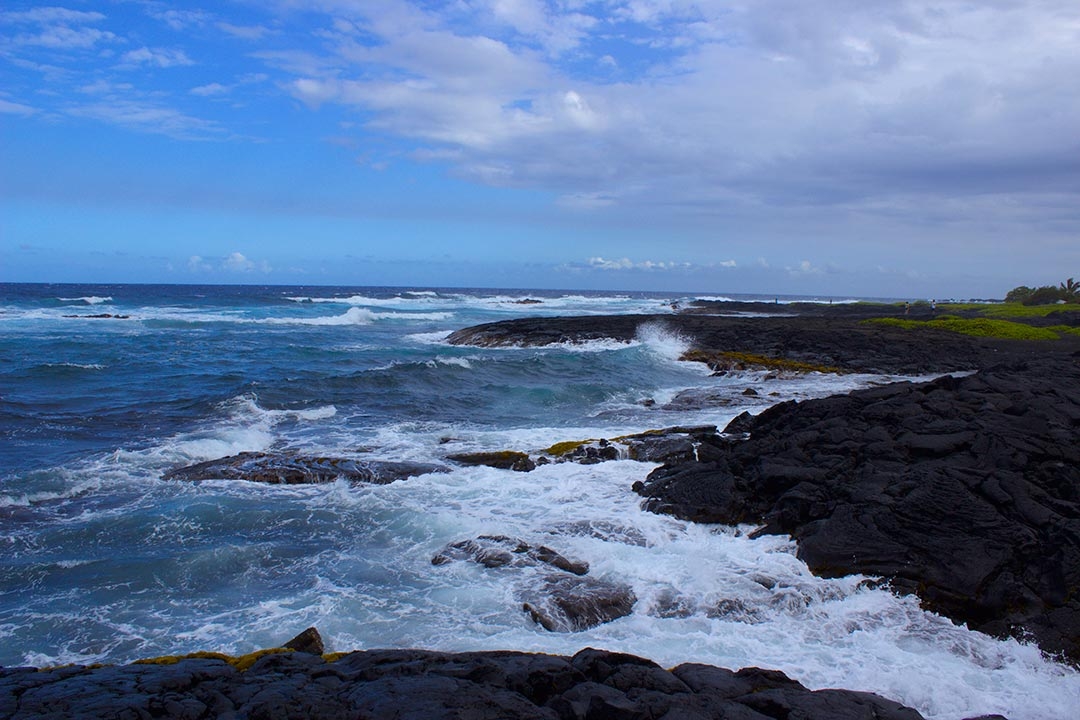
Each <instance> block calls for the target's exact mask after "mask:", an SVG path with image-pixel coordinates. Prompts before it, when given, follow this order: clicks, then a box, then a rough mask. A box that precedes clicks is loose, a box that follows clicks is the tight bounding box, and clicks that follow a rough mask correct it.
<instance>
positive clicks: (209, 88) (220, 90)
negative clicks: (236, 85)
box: [188, 83, 232, 97]
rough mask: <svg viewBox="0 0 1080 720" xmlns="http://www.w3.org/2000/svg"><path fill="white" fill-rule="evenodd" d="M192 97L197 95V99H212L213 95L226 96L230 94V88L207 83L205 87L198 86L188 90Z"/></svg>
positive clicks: (219, 84)
mask: <svg viewBox="0 0 1080 720" xmlns="http://www.w3.org/2000/svg"><path fill="white" fill-rule="evenodd" d="M188 92H189V93H191V94H192V95H198V96H199V97H212V96H215V95H228V94H229V93H230V92H232V88H231V87H228V86H227V85H222V84H221V83H209V84H207V85H199V86H198V87H193V88H191V90H188Z"/></svg>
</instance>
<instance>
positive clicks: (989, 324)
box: [863, 317, 1060, 340]
mask: <svg viewBox="0 0 1080 720" xmlns="http://www.w3.org/2000/svg"><path fill="white" fill-rule="evenodd" d="M863 322H867V323H875V324H877V325H888V326H890V327H899V328H904V329H905V330H916V329H918V328H928V329H931V330H946V331H948V332H955V333H960V334H962V335H972V336H974V337H986V338H999V339H1003V340H1057V339H1058V338H1059V337H1060V335H1059V334H1058V333H1057V332H1055V331H1054V330H1053V329H1051V328H1040V327H1032V326H1031V325H1025V324H1024V323H1018V322H1012V321H1011V320H997V319H994V318H985V317H983V318H959V317H942V318H937V319H935V320H905V319H902V318H871V319H869V320H864V321H863Z"/></svg>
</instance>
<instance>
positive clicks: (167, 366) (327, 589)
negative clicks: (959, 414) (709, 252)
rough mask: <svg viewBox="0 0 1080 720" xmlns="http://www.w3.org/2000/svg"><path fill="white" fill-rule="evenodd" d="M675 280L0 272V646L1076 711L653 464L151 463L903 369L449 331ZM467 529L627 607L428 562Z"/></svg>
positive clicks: (484, 434)
mask: <svg viewBox="0 0 1080 720" xmlns="http://www.w3.org/2000/svg"><path fill="white" fill-rule="evenodd" d="M690 297H692V296H690ZM526 298H529V299H534V300H539V301H540V302H538V303H529V304H523V303H521V302H520V301H521V300H523V299H526ZM686 299H688V298H687V297H686V296H679V295H678V294H670V295H660V294H647V293H646V294H641V293H587V292H581V293H566V292H544V291H485V290H460V289H454V290H440V289H409V288H331V287H306V288H305V287H288V288H286V287H229V286H225V287H222V286H213V287H198V286H122V285H119V286H72V285H54V286H50V285H0V665H8V666H14V665H23V664H29V665H38V666H42V665H54V664H60V663H72V662H78V663H90V662H124V661H130V660H133V659H136V658H141V657H149V656H155V655H162V654H176V653H184V652H190V651H195V650H206V649H212V650H221V651H225V652H231V653H242V652H248V651H251V650H254V649H258V648H262V647H267V646H273V645H277V644H280V643H281V642H283V641H285V640H286V639H288V638H289V637H291V636H292V635H293V634H295V633H297V632H299V631H300V630H302V629H304V628H305V627H308V626H309V625H315V626H317V627H318V628H319V629H320V631H321V632H322V634H323V636H324V638H326V640H327V642H328V645H329V646H330V647H331V649H334V650H350V649H364V648H386V647H423V648H429V649H438V650H448V651H463V650H483V649H518V650H529V651H541V652H549V653H560V654H571V653H574V652H576V651H578V650H580V649H581V648H584V647H600V648H606V649H610V650H616V651H623V652H630V653H635V654H638V655H643V656H646V657H650V658H652V659H654V660H656V661H657V662H660V663H661V664H664V665H668V666H670V665H674V664H677V663H680V662H687V661H696V662H706V663H712V664H716V665H721V666H725V667H732V668H738V667H743V666H748V665H757V666H761V667H769V668H777V669H780V670H783V671H784V672H786V673H788V674H789V675H790V676H792V677H794V678H795V679H797V680H799V681H800V682H802V683H804V684H806V685H808V686H810V687H812V688H824V687H846V688H853V689H860V690H868V691H873V692H878V693H881V694H883V695H886V696H888V697H891V698H894V699H896V700H899V701H901V702H903V703H905V704H908V705H911V706H913V707H915V708H917V709H918V710H919V711H920V712H922V713H923V714H924V715H926V716H927V717H929V718H935V719H937V718H956V719H959V718H963V717H967V716H972V715H977V714H983V713H1002V714H1004V715H1006V716H1008V717H1010V718H1012V719H1013V720H1022V719H1024V718H1030V719H1032V720H1035V719H1036V718H1038V719H1046V718H1049V719H1053V718H1063V719H1064V718H1071V717H1073V716H1074V713H1075V709H1076V708H1077V707H1080V675H1078V673H1077V672H1075V671H1074V670H1072V669H1069V668H1068V667H1066V666H1064V665H1062V664H1059V663H1055V662H1053V661H1050V660H1047V659H1045V658H1043V657H1042V656H1041V655H1040V653H1039V651H1038V649H1037V648H1035V647H1034V646H1031V645H1025V644H1022V643H1019V642H1017V641H1015V640H1009V641H1002V640H994V639H991V638H988V637H986V636H983V635H981V634H979V633H975V632H971V631H969V630H967V629H966V628H964V627H961V626H956V625H954V624H952V623H951V622H950V621H948V620H947V619H944V618H941V617H938V616H935V615H933V614H930V613H926V612H924V611H922V610H920V609H919V607H918V603H917V602H916V601H915V600H913V599H911V598H900V597H896V596H894V595H892V594H890V593H889V592H888V591H886V590H883V589H873V588H872V587H869V586H868V584H867V583H864V582H862V581H863V580H864V579H865V578H862V577H851V578H842V579H833V580H824V579H820V578H815V577H814V576H813V575H811V574H810V573H809V571H808V570H807V569H806V567H805V565H803V564H802V563H801V562H800V561H799V560H798V559H797V558H796V557H795V548H794V545H793V543H791V542H790V541H788V540H787V539H785V538H777V537H767V538H760V539H756V540H751V539H749V538H748V533H749V531H750V530H751V528H749V527H743V528H728V527H717V526H707V525H694V524H689V523H684V522H681V521H678V520H675V519H672V518H668V517H660V516H656V515H652V514H649V513H645V512H642V511H641V510H640V507H639V500H640V498H639V497H638V496H636V495H635V494H634V493H633V492H631V490H630V486H631V484H632V483H633V482H634V481H636V480H640V479H643V478H644V477H645V476H646V475H647V474H648V472H649V471H650V470H652V469H653V467H655V466H654V465H650V464H642V463H636V462H633V461H629V460H619V461H612V462H606V463H601V464H597V465H577V464H571V463H565V464H551V465H546V466H541V467H539V468H537V469H536V470H535V471H533V472H531V473H515V472H511V471H505V470H496V469H492V468H486V467H478V468H477V467H469V468H465V467H452V469H451V471H450V472H449V473H441V474H430V475H424V476H420V477H416V478H411V479H408V480H405V481H400V482H395V483H392V484H389V485H381V486H368V485H350V484H348V483H345V482H341V481H339V482H334V483H329V484H324V485H314V486H267V485H261V484H256V483H246V482H243V481H231V482H230V481H216V480H211V481H203V482H199V483H188V482H178V481H165V480H163V479H162V475H163V474H164V473H165V472H167V471H168V470H170V469H173V468H176V467H180V466H183V465H187V464H191V463H195V462H200V461H204V460H211V459H216V458H220V457H224V456H228V455H233V454H236V453H239V452H243V451H289V450H295V451H301V452H307V453H312V454H319V455H341V456H346V457H356V458H361V459H373V460H391V461H394V460H411V461H423V462H433V463H441V464H447V463H446V459H445V458H446V456H447V455H448V454H451V453H456V452H467V451H474V450H502V449H520V450H525V451H530V452H532V453H534V454H535V453H536V452H537V451H539V450H540V449H542V448H545V447H547V446H549V445H551V444H552V443H554V442H557V441H562V440H576V439H583V438H598V437H612V436H616V435H622V434H627V433H632V432H640V431H643V430H648V429H654V428H661V427H667V426H672V425H680V424H681V425H686V424H698V423H712V424H717V425H720V426H723V425H724V424H726V423H727V422H728V421H729V420H730V419H731V418H733V417H734V416H735V415H737V414H738V413H740V412H742V411H743V410H750V411H752V412H758V411H760V410H762V409H764V408H765V407H767V406H768V405H769V404H771V403H773V402H778V401H781V400H787V399H792V398H796V399H797V398H808V397H818V396H823V395H827V394H832V393H836V392H846V391H848V390H851V389H853V388H856V387H864V386H867V385H869V384H873V383H881V382H889V381H892V380H895V379H897V378H891V377H881V376H866V375H861V376H844V377H834V376H823V375H808V376H803V377H793V378H780V379H773V380H767V379H766V378H765V377H763V376H762V375H761V374H760V373H758V374H755V373H746V374H743V375H736V376H732V375H729V376H727V377H724V378H713V377H710V376H709V374H708V373H707V372H706V371H705V370H704V368H703V367H702V366H700V365H696V364H691V363H684V362H680V361H679V360H678V357H679V355H680V353H681V352H682V350H683V349H684V348H686V347H687V344H688V339H686V338H680V337H678V336H676V335H674V334H673V333H671V332H670V331H669V330H668V329H666V328H665V326H664V324H663V322H657V323H653V324H651V325H649V326H646V327H642V328H641V329H640V331H639V333H638V337H637V339H636V340H635V341H634V342H632V343H626V344H623V343H614V342H604V343H593V344H588V345H582V346H559V347H547V348H501V349H484V348H471V347H453V346H450V345H448V344H446V342H445V337H446V336H447V334H448V333H449V332H451V331H453V330H456V329H458V328H461V327H465V326H469V325H473V324H476V323H480V322H487V321H491V320H496V319H502V318H511V317H520V316H541V315H580V314H614V313H639V312H647V313H659V314H665V313H670V312H672V303H673V302H675V301H685V300H686ZM768 299H769V300H772V299H773V298H772V297H769V298H768ZM93 315H113V316H116V315H120V316H126V317H123V318H116V317H112V318H94V317H90V316H93ZM747 387H752V388H754V389H756V390H757V391H758V393H759V394H758V396H756V397H748V396H744V395H743V394H742V393H743V390H745V389H746V388H747ZM647 401H651V402H647ZM481 534H489V535H507V536H513V537H517V538H521V539H523V540H525V541H527V542H530V543H533V544H544V545H547V546H549V547H552V548H554V549H556V550H558V551H559V552H561V553H562V554H564V555H567V556H569V557H572V558H575V559H580V560H584V561H587V562H588V563H589V564H590V566H591V568H592V569H591V573H590V574H592V575H594V576H597V577H600V578H604V579H610V580H616V581H620V582H625V583H628V584H629V585H631V586H632V587H633V590H634V592H635V594H636V596H637V598H638V601H637V604H636V605H635V608H634V612H633V613H632V614H631V615H630V616H628V617H625V618H622V619H619V620H616V621H614V622H611V623H608V624H605V625H602V626H600V627H598V628H595V629H592V630H588V631H584V632H576V633H551V632H547V631H545V630H543V629H542V628H540V627H539V626H538V625H535V624H534V623H533V622H532V621H531V620H530V619H529V617H528V615H527V614H526V613H524V612H523V611H522V610H521V597H522V594H523V593H525V592H527V588H528V587H529V586H530V584H535V582H536V580H537V574H538V571H537V570H535V569H529V568H517V569H514V568H500V569H485V568H482V567H480V566H479V565H477V564H475V563H467V562H456V563H450V564H447V565H440V566H433V565H432V563H431V558H432V556H433V555H435V554H436V553H438V552H439V551H440V550H441V549H442V548H443V547H444V546H446V545H447V544H448V543H451V542H456V541H459V540H465V539H469V538H474V537H476V536H477V535H481ZM673 604H676V605H678V606H680V607H681V608H683V612H681V613H678V614H677V615H678V616H676V617H673V616H672V613H670V612H668V611H666V610H665V609H666V608H670V607H671V606H672V605H673ZM718 608H722V609H723V611H719V610H718Z"/></svg>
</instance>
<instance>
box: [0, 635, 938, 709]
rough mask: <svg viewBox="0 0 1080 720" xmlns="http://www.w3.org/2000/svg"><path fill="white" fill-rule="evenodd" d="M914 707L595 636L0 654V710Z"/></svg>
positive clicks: (767, 671) (865, 694) (876, 696)
mask: <svg viewBox="0 0 1080 720" xmlns="http://www.w3.org/2000/svg"><path fill="white" fill-rule="evenodd" d="M210 717H235V718H304V719H305V720H323V719H325V720H337V719H338V718H398V719H399V720H450V719H461V718H471V719H473V720H496V719H501V718H516V719H517V720H586V719H589V720H598V719H600V718H620V719H621V718H625V719H627V720H646V719H647V718H657V719H661V718H662V719H664V720H676V719H679V720H697V719H701V720H704V719H706V718H731V719H732V720H768V719H769V718H802V719H804V720H919V718H921V717H922V715H920V714H919V713H918V712H916V711H915V710H912V709H911V708H907V707H904V706H902V705H900V704H898V703H896V702H893V701H891V700H887V699H885V698H883V697H880V696H878V695H872V694H869V693H861V692H853V691H849V690H817V691H811V690H808V689H807V688H806V687H804V686H803V685H800V684H799V683H797V682H795V681H794V680H792V679H790V678H788V677H787V676H786V675H784V674H783V673H781V672H778V671H776V670H761V669H758V668H744V669H742V670H739V671H732V670H725V669H723V668H718V667H712V666H709V665H699V664H684V665H679V666H678V667H675V668H672V669H671V670H665V669H664V668H662V667H660V666H659V665H657V664H656V663H654V662H651V661H649V660H646V659H643V658H639V657H635V656H633V655H625V654H621V653H613V652H606V651H603V650H593V649H585V650H582V651H581V652H579V653H577V654H576V655H574V656H573V657H563V656H557V655H540V654H530V653H521V652H508V651H504V652H472V653H456V654H455V653H440V652H429V651H423V650H367V651H358V652H352V653H346V654H343V655H340V656H326V657H321V656H319V655H316V654H309V653H305V652H285V653H280V652H279V653H272V654H267V655H264V656H262V657H260V658H258V659H257V660H256V661H255V662H254V664H253V665H252V666H251V667H250V668H248V669H246V670H241V669H239V668H238V667H237V664H236V663H233V662H230V661H229V660H228V659H222V658H195V657H192V658H186V659H179V660H177V659H175V658H174V659H172V662H171V663H170V664H154V663H153V662H149V663H140V664H132V665H118V666H109V667H96V668H92V667H85V666H79V665H71V666H66V667H60V668H52V669H43V670H37V669H34V668H0V718H4V719H5V720H23V719H24V718H70V719H75V718H78V719H79V720H95V719H98V718H102V719H103V718H110V719H111V718H163V719H166V720H174V719H175V720H180V719H185V720H187V719H194V718H210Z"/></svg>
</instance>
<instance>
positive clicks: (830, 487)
mask: <svg viewBox="0 0 1080 720" xmlns="http://www.w3.org/2000/svg"><path fill="white" fill-rule="evenodd" d="M727 307H728V304H727V303H716V304H711V305H710V304H705V305H703V306H699V307H695V308H692V310H691V312H684V313H678V314H674V315H663V316H616V317H576V318H528V319H519V320H510V321H503V322H499V323H490V324H487V325H480V326H476V327H473V328H466V329H464V330H461V331H458V332H456V333H454V334H452V335H451V336H450V338H449V340H450V342H452V343H461V344H477V345H484V346H507V345H523V346H532V345H546V344H551V343H577V342H587V341H591V340H599V339H616V340H623V341H629V340H632V339H634V338H635V337H637V336H638V334H639V333H640V328H642V327H644V326H649V325H653V326H658V327H662V328H664V329H666V330H667V331H668V332H672V333H674V334H677V335H679V336H681V337H683V338H684V339H686V340H687V341H688V342H689V343H690V345H691V347H692V348H693V350H692V351H691V352H690V353H688V354H687V356H686V357H687V358H688V359H689V358H700V359H708V358H709V357H710V356H712V357H720V356H721V355H723V354H727V355H735V356H738V357H750V358H759V361H760V362H762V363H764V364H765V365H766V366H768V363H779V362H783V363H792V362H793V361H794V363H795V364H797V365H802V366H804V367H807V368H812V367H820V368H822V369H825V368H828V369H829V370H831V371H837V372H845V371H856V372H881V373H902V374H908V373H910V374H933V373H946V372H953V371H965V372H971V371H976V372H974V374H973V375H970V376H967V377H952V376H946V377H942V378H940V379H938V380H936V381H933V382H929V383H907V382H905V383H896V384H892V385H888V386H884V387H878V388H871V389H868V390H861V391H856V392H852V393H850V394H848V395H842V396H833V397H829V398H822V399H817V400H807V401H803V402H794V401H792V402H787V403H782V404H779V405H775V406H773V407H771V408H769V409H767V410H765V411H764V412H762V413H761V414H760V415H758V416H756V417H752V416H750V415H749V414H745V413H744V415H743V416H740V417H738V418H736V419H735V420H734V421H733V422H732V423H731V424H730V425H729V426H728V428H726V429H725V432H724V433H723V434H719V435H711V436H699V437H697V438H696V441H697V452H696V457H695V458H693V459H686V460H680V461H677V462H669V463H667V464H665V465H664V466H662V467H660V468H658V469H657V470H655V471H653V472H652V473H651V474H650V475H649V477H648V478H647V479H646V480H645V481H644V482H638V483H636V484H635V486H634V489H635V491H637V492H638V493H639V494H641V495H642V496H643V497H644V501H643V508H644V509H646V510H650V511H653V512H659V513H666V514H671V515H674V516H676V517H679V518H681V519H684V520H690V521H694V522H705V523H723V524H730V525H734V524H744V523H748V524H754V525H758V526H759V528H758V530H757V531H756V532H757V533H759V534H765V533H771V534H784V535H789V536H791V537H792V538H793V539H794V540H795V541H796V543H797V545H798V554H799V557H800V558H801V559H803V560H804V561H805V562H807V564H808V566H809V567H810V569H811V570H812V571H813V572H815V573H817V574H819V575H822V576H826V577H836V576H841V575H850V574H856V573H862V574H867V575H874V576H879V577H882V578H884V579H886V580H887V581H888V582H889V584H890V586H891V587H892V588H893V589H894V590H896V591H898V592H903V593H914V594H915V595H917V596H918V597H919V598H920V600H921V601H922V603H923V605H924V607H926V608H927V609H930V610H933V611H935V612H938V613H940V614H942V615H945V616H946V617H949V618H950V619H952V620H953V621H955V622H959V623H966V624H968V625H969V627H971V628H973V629H977V630H981V631H983V632H986V633H989V634H992V635H995V636H998V637H1009V636H1012V637H1016V638H1019V639H1022V640H1034V641H1035V642H1037V643H1038V645H1039V646H1040V648H1042V649H1043V650H1044V651H1045V652H1047V653H1048V654H1051V655H1053V656H1055V657H1057V658H1058V659H1061V660H1064V661H1065V662H1068V663H1072V664H1074V665H1075V664H1080V337H1077V336H1076V335H1073V334H1068V333H1066V334H1064V335H1063V336H1062V338H1061V339H1060V340H1058V341H1017V340H1000V339H992V338H980V337H972V336H968V335H961V334H958V333H952V332H942V331H938V330H932V329H925V330H922V329H921V330H918V331H912V330H910V329H905V328H899V327H895V326H891V325H888V324H879V323H867V322H863V321H864V320H866V319H869V318H872V317H880V316H881V315H882V313H883V312H884V313H886V314H890V313H891V314H892V315H894V316H895V315H898V314H903V312H904V310H903V309H902V308H901V307H899V306H881V305H870V306H864V305H858V304H856V305H845V306H822V305H816V306H807V307H805V308H802V307H795V308H792V307H791V306H773V305H769V304H760V303H758V304H742V305H740V307H739V308H738V312H742V313H747V312H754V313H755V314H756V315H758V316H756V317H744V316H739V315H735V316H732V315H731V314H726V315H717V314H709V313H710V312H712V313H715V312H717V311H718V308H724V309H726V308H727ZM781 310H782V311H785V312H786V313H788V314H787V315H785V316H782V317H779V316H776V315H775V313H777V312H779V311H781ZM792 312H794V313H799V312H801V313H802V314H801V315H791V314H790V313H792ZM918 312H919V313H921V316H920V319H928V318H929V317H930V316H931V315H930V309H929V308H928V307H927V308H921V309H920V310H919V311H918ZM766 315H767V316H766ZM922 316H925V317H922ZM1077 320H1078V318H1077V317H1075V313H1072V314H1069V313H1060V314H1059V317H1058V318H1056V319H1054V320H1053V322H1065V323H1068V324H1071V325H1076V324H1077ZM1038 321H1039V322H1043V323H1045V322H1046V321H1045V320H1043V319H1039V320H1038Z"/></svg>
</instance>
